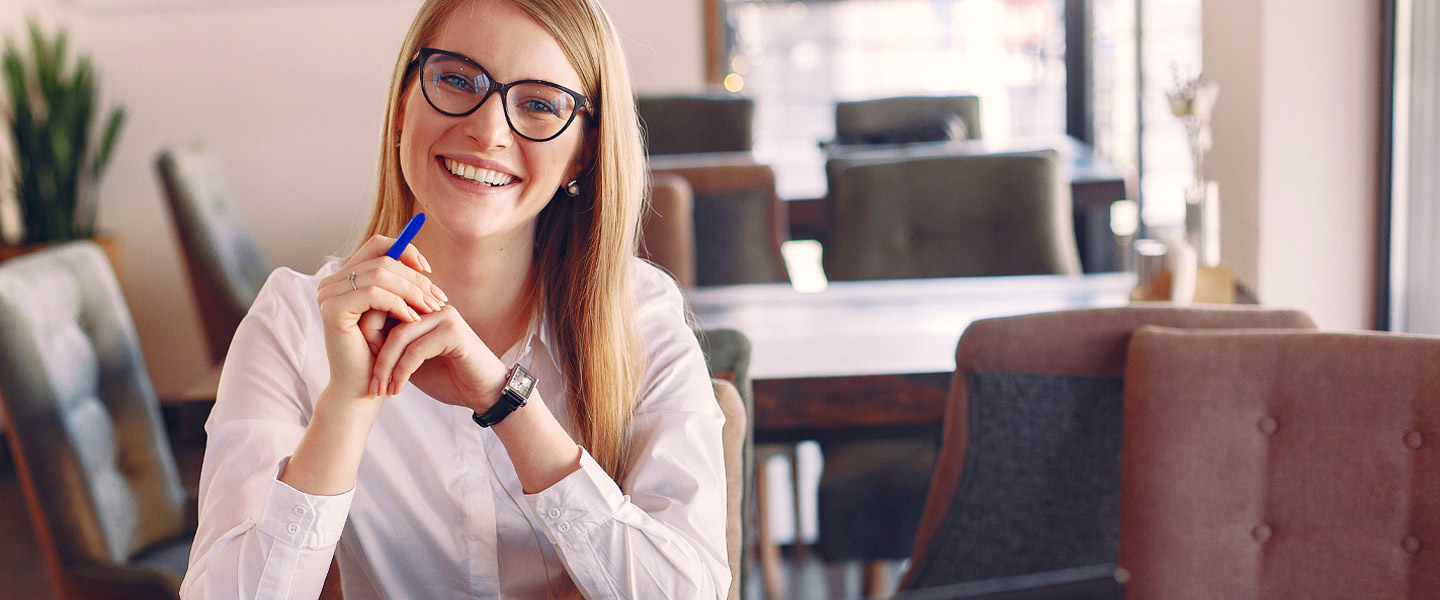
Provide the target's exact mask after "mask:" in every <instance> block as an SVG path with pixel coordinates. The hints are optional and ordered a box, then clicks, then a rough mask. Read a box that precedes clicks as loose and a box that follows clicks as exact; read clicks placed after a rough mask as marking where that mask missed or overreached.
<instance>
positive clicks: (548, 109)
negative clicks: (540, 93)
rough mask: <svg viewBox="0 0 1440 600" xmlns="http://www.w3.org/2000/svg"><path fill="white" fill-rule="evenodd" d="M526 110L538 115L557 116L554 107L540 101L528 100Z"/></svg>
mask: <svg viewBox="0 0 1440 600" xmlns="http://www.w3.org/2000/svg"><path fill="white" fill-rule="evenodd" d="M525 110H528V111H530V112H537V113H542V112H543V113H550V114H552V115H554V114H556V112H555V107H554V106H552V105H551V104H550V103H549V102H546V101H544V100H539V99H531V100H527V101H526V102H525ZM557 116H558V115H557Z"/></svg>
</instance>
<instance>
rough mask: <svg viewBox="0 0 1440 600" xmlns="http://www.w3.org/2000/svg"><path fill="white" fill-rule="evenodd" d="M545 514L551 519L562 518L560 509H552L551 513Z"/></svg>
mask: <svg viewBox="0 0 1440 600" xmlns="http://www.w3.org/2000/svg"><path fill="white" fill-rule="evenodd" d="M545 514H547V515H550V518H552V519H558V518H560V509H558V508H552V509H550V512H547V513H545Z"/></svg>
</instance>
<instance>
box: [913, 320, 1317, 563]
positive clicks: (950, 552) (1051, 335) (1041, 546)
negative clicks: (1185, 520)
mask: <svg viewBox="0 0 1440 600" xmlns="http://www.w3.org/2000/svg"><path fill="white" fill-rule="evenodd" d="M1152 324H1159V325H1166V326H1170V327H1184V328H1196V329H1199V328H1313V327H1314V326H1315V325H1314V322H1313V321H1311V320H1310V318H1309V317H1307V316H1306V315H1305V314H1303V313H1299V312H1295V311H1287V310H1266V309H1260V308H1255V307H1227V308H1221V307H1217V308H1179V307H1171V306H1163V305H1157V306H1130V307H1121V308H1105V309H1084V310H1072V311H1060V312H1053V313H1042V314H1035V315H1023V316H1018V317H1007V318H999V319H985V320H980V321H976V322H974V323H973V324H971V325H970V327H969V328H967V329H966V330H965V333H964V334H963V335H962V336H961V338H960V343H959V345H958V346H957V348H956V351H955V364H956V368H955V375H954V378H953V379H952V380H951V384H950V396H949V400H948V403H947V405H946V411H945V414H946V416H945V425H944V434H943V441H942V444H941V449H940V461H939V463H938V464H937V466H936V469H935V475H934V478H933V480H932V482H931V487H930V495H929V497H928V498H927V500H926V502H925V511H924V516H923V517H922V519H921V525H920V532H919V534H918V536H917V538H916V540H915V550H914V552H913V553H912V555H911V562H910V565H911V566H910V570H909V572H907V573H906V575H905V579H904V581H903V582H902V584H901V587H902V588H904V589H910V588H923V587H933V586H939V585H948V584H953V583H962V582H967V581H977V580H983V579H993V578H997V577H1007V576H1012V575H1020V574H1024V573H1038V572H1044V571H1055V570H1059V569H1065V568H1070V567H1079V566H1085V565H1094V564H1104V563H1114V562H1115V556H1116V549H1117V546H1118V540H1119V534H1118V527H1117V523H1118V519H1119V490H1120V433H1121V422H1120V419H1121V412H1122V407H1121V402H1122V398H1123V381H1122V373H1123V369H1124V365H1125V348H1126V343H1127V341H1128V340H1129V338H1130V335H1131V332H1133V331H1135V330H1136V329H1138V328H1140V327H1142V326H1144V325H1152Z"/></svg>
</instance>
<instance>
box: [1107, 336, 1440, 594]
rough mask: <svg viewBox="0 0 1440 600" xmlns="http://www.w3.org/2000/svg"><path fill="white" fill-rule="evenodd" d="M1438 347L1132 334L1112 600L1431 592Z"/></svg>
mask: <svg viewBox="0 0 1440 600" xmlns="http://www.w3.org/2000/svg"><path fill="white" fill-rule="evenodd" d="M1437 365H1440V338H1437V337H1433V336H1415V335H1401V334H1387V333H1358V332H1357V333H1334V332H1303V331H1296V332H1288V331H1287V332H1281V331H1274V332H1261V331H1243V332H1242V331H1205V332H1199V331H1193V332H1186V331H1175V330H1163V329H1145V330H1141V331H1140V332H1139V333H1137V334H1135V336H1134V337H1133V338H1132V340H1131V342H1130V349H1129V358H1128V360H1127V364H1126V370H1125V378H1126V387H1125V418H1124V420H1125V425H1124V432H1125V446H1124V450H1123V454H1122V457H1121V478H1120V485H1121V488H1122V490H1123V491H1124V493H1123V496H1122V497H1121V503H1120V532H1121V535H1120V556H1119V562H1120V565H1121V566H1122V567H1123V568H1125V569H1126V570H1127V571H1129V573H1130V582H1129V590H1128V597H1129V598H1132V599H1135V600H1147V599H1151V598H1165V599H1167V600H1168V599H1180V600H1183V599H1187V598H1257V599H1269V598H1416V599H1419V598H1440V563H1437V556H1440V554H1437V553H1436V551H1435V549H1436V548H1440V518H1437V514H1440V460H1437V459H1436V449H1437V446H1436V444H1437V442H1440V368H1437Z"/></svg>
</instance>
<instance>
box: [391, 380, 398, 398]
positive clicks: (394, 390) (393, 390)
mask: <svg viewBox="0 0 1440 600" xmlns="http://www.w3.org/2000/svg"><path fill="white" fill-rule="evenodd" d="M398 393H400V383H399V382H397V381H392V382H390V395H391V396H394V395H395V394H398Z"/></svg>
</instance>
